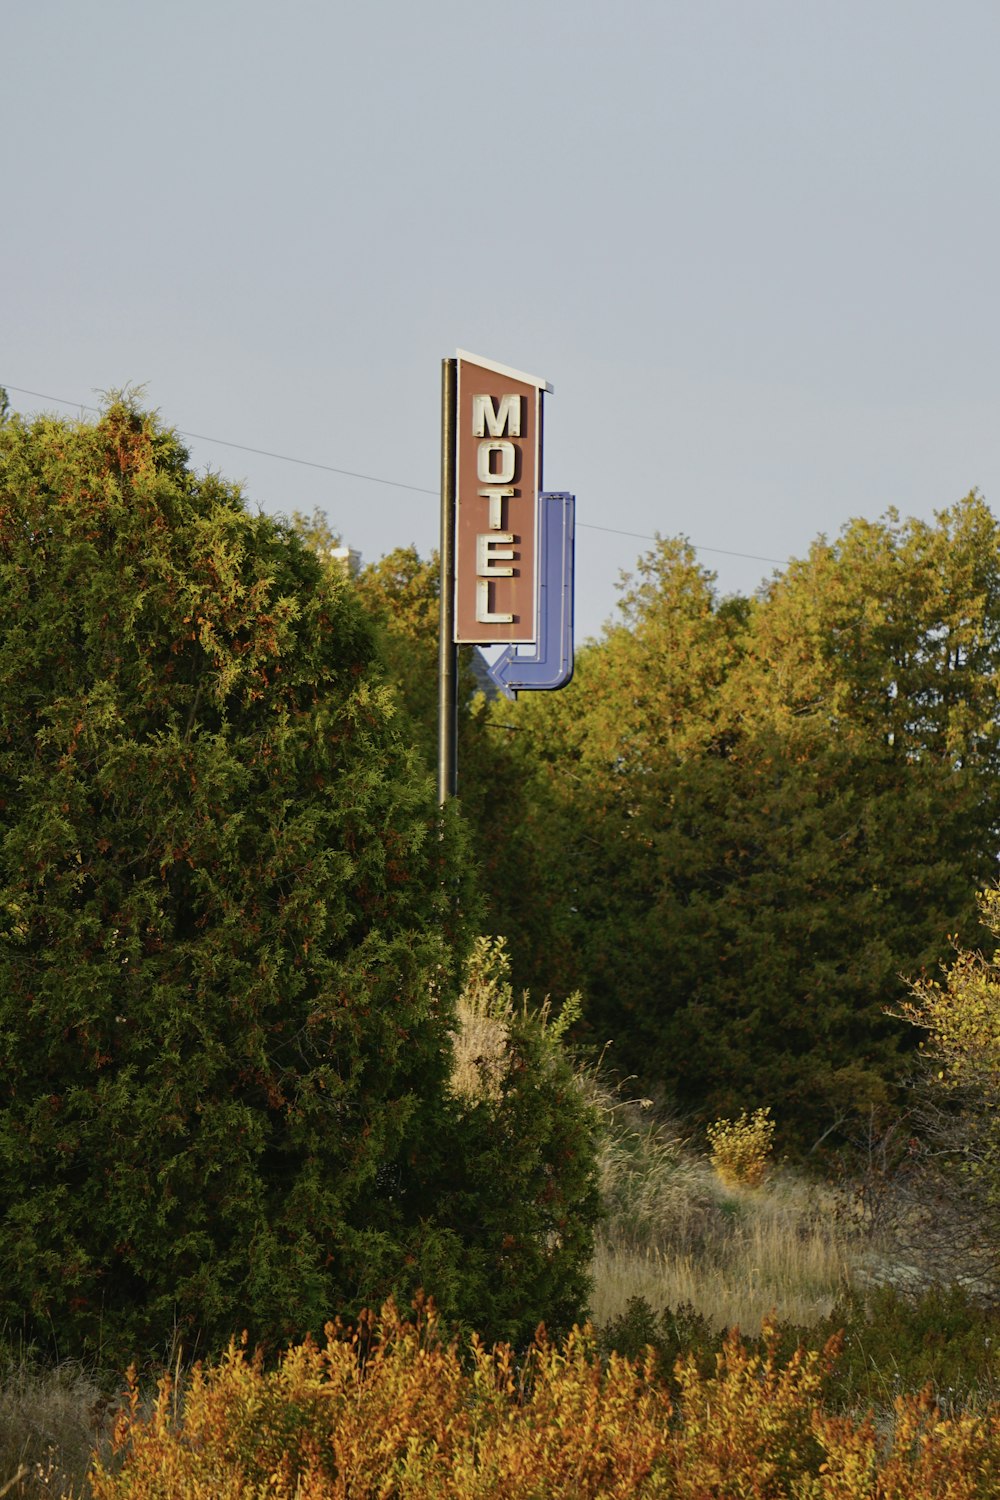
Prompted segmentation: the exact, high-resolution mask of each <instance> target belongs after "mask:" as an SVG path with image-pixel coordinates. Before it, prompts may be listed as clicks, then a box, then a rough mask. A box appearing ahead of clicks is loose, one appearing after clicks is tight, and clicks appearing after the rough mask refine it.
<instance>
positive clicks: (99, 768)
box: [0, 400, 499, 1363]
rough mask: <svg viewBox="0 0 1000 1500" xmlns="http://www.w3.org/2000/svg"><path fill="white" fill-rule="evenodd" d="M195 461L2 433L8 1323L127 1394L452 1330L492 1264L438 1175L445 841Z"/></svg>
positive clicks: (136, 436) (131, 438) (312, 575)
mask: <svg viewBox="0 0 1000 1500" xmlns="http://www.w3.org/2000/svg"><path fill="white" fill-rule="evenodd" d="M186 460H187V455H186V453H185V452H184V450H183V448H182V447H181V446H180V445H179V443H178V442H177V440H176V439H175V438H174V437H173V436H172V435H171V434H169V433H167V432H164V431H162V430H161V429H160V428H159V427H158V425H157V423H156V421H155V419H154V418H152V417H150V416H148V415H144V414H143V413H142V412H141V411H139V410H137V409H136V408H135V407H134V405H132V404H130V403H129V402H127V401H121V400H117V401H114V402H112V404H111V405H110V406H109V407H108V409H107V410H106V412H105V413H104V415H103V416H102V417H101V419H100V421H99V422H97V423H96V424H94V425H87V424H74V423H70V422H63V421H56V420H54V419H49V418H40V419H38V420H37V421H35V422H33V423H32V424H27V423H25V422H23V421H22V420H20V419H18V418H15V419H11V420H8V421H6V422H2V423H0V745H2V751H3V753H2V756H0V814H2V829H0V832H2V837H0V1316H3V1317H4V1318H5V1319H6V1320H8V1322H9V1324H10V1325H11V1326H12V1327H13V1328H23V1329H24V1333H25V1336H26V1337H27V1338H29V1339H34V1340H36V1341H38V1342H39V1343H42V1344H44V1343H45V1342H46V1341H48V1340H50V1338H51V1336H52V1331H53V1330H56V1331H57V1334H58V1340H59V1345H60V1351H61V1352H63V1353H73V1354H86V1353H88V1352H91V1351H100V1353H101V1355H102V1357H103V1359H104V1360H105V1361H106V1362H109V1363H120V1362H124V1360H125V1359H127V1358H129V1357H132V1356H133V1355H139V1354H141V1353H142V1352H143V1351H145V1350H147V1349H149V1348H150V1346H152V1345H155V1346H156V1347H158V1348H161V1349H162V1348H163V1346H165V1345H167V1344H168V1343H169V1342H170V1341H171V1339H172V1338H178V1337H179V1338H180V1339H181V1341H182V1342H184V1343H185V1345H186V1346H187V1347H188V1348H190V1346H191V1344H192V1343H193V1342H196V1341H197V1340H199V1339H201V1340H208V1341H209V1344H212V1343H218V1342H219V1341H221V1340H224V1339H225V1338H227V1337H228V1336H229V1334H230V1333H231V1331H232V1330H233V1329H234V1328H240V1327H243V1326H248V1327H249V1328H250V1329H251V1333H252V1336H253V1337H255V1338H280V1337H284V1336H287V1335H293V1334H301V1333H302V1332H304V1331H305V1330H306V1329H307V1328H310V1327H313V1328H318V1327H320V1326H322V1323H323V1320H324V1319H325V1318H326V1317H327V1316H328V1315H329V1312H330V1310H331V1308H334V1307H338V1306H339V1307H345V1308H350V1307H354V1308H357V1307H359V1306H361V1305H363V1304H365V1303H377V1302H378V1301H380V1300H381V1298H382V1297H384V1296H385V1295H386V1294H387V1293H388V1292H389V1291H391V1290H393V1289H395V1290H396V1291H397V1292H399V1293H400V1294H406V1295H409V1294H410V1292H411V1291H412V1289H413V1288H414V1287H416V1286H417V1285H419V1284H420V1283H422V1282H423V1283H426V1284H427V1285H428V1286H435V1287H438V1286H440V1287H442V1288H450V1291H449V1292H445V1291H442V1297H445V1296H450V1297H451V1300H452V1301H453V1302H455V1303H456V1304H457V1302H458V1300H459V1299H458V1295H457V1283H458V1281H459V1280H460V1276H461V1272H460V1263H461V1260H462V1243H463V1236H465V1237H466V1238H469V1239H475V1236H476V1234H477V1233H478V1229H477V1228H476V1227H475V1213H474V1210H473V1207H472V1205H471V1203H470V1205H469V1210H468V1217H469V1222H468V1224H466V1223H464V1222H456V1221H455V1220H454V1219H448V1218H447V1217H445V1218H442V1215H441V1213H440V1205H439V1202H438V1201H437V1200H436V1199H435V1196H434V1194H435V1191H436V1190H437V1188H439V1186H440V1184H439V1183H437V1184H436V1183H435V1182H434V1181H433V1180H428V1177H427V1175H426V1172H425V1160H426V1158H427V1155H428V1153H427V1151H426V1150H425V1145H426V1141H427V1139H428V1137H429V1136H436V1132H437V1131H438V1129H439V1127H440V1115H441V1109H442V1108H443V1107H444V1085H445V1080H446V1076H447V1070H448V1065H449V1049H448V1040H447V1031H448V1027H449V1025H450V1015H451V997H452V996H453V994H454V984H455V972H454V971H455V969H456V967H457V964H456V961H455V958H454V957H453V946H452V945H453V941H458V942H461V940H462V933H463V930H464V926H463V924H464V920H465V919H464V916H463V915H462V906H463V902H464V901H465V900H466V898H467V895H468V891H467V887H466V885H465V884H464V883H463V880H462V877H461V874H460V872H461V870H462V869H463V868H464V867H465V864H466V861H465V860H464V858H463V857H460V855H461V847H462V846H461V838H460V828H459V825H458V819H457V816H449V817H448V818H447V819H446V820H445V823H444V826H443V828H442V827H441V825H440V820H439V816H438V811H437V808H436V805H435V799H434V795H433V786H432V782H431V780H430V778H429V777H428V776H427V775H426V773H425V770H424V767H423V765H422V764H421V762H420V760H419V758H418V757H417V756H416V755H415V753H414V751H413V749H412V748H411V746H410V744H409V743H408V741H407V739H406V737H405V734H404V732H403V730H402V729H401V727H400V724H401V720H400V716H399V714H398V713H397V710H396V708H395V706H394V700H393V697H392V694H391V692H390V691H389V689H388V688H387V687H386V686H385V685H384V682H383V679H382V676H381V671H380V666H379V661H378V658H377V653H376V650H375V646H374V643H373V637H372V633H371V629H370V627H369V625H368V624H367V622H366V620H365V618H364V616H363V613H362V611H361V608H360V606H359V604H358V603H357V601H356V599H355V598H354V595H353V593H352V591H351V589H350V588H349V587H348V586H347V585H346V584H344V583H342V582H338V580H337V579H336V578H334V577H333V576H332V575H330V574H329V573H324V571H323V570H322V569H321V567H320V565H319V563H318V562H317V560H316V559H315V557H314V556H313V555H312V554H311V553H310V552H309V551H308V550H307V549H306V548H305V547H304V546H303V545H301V543H300V542H298V540H297V539H296V538H295V537H294V536H292V535H291V534H290V533H289V531H288V530H287V529H286V528H283V527H282V526H280V525H278V524H276V523H275V522H273V521H272V520H270V519H268V518H266V517H264V516H260V515H258V516H254V515H251V514H249V513H248V511H247V509H246V507H245V505H244V503H243V501H242V499H241V498H240V495H239V493H238V491H237V490H236V489H234V488H232V487H231V486H229V485H227V484H225V483H224V482H223V481H222V480H221V479H219V478H217V477H214V476H212V475H208V476H206V477H203V478H201V477H197V476H195V475H194V474H193V473H192V472H191V470H190V469H189V468H188V466H187V461H186ZM492 1274H493V1275H494V1276H496V1275H498V1274H499V1267H498V1266H497V1264H496V1263H495V1262H494V1263H493V1266H492Z"/></svg>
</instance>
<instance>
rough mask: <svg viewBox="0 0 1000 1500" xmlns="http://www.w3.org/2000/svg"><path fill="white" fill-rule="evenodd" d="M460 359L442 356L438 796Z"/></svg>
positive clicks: (453, 674) (449, 688)
mask: <svg viewBox="0 0 1000 1500" xmlns="http://www.w3.org/2000/svg"><path fill="white" fill-rule="evenodd" d="M457 409H458V361H457V360H454V359H443V360H442V361H441V614H440V622H441V623H440V635H439V639H438V802H439V803H440V804H441V806H442V807H443V806H444V804H445V803H446V802H447V801H448V799H449V797H454V796H455V794H456V792H457V791H458V647H457V646H456V645H455V488H456V487H455V435H456V432H455V430H456V419H457Z"/></svg>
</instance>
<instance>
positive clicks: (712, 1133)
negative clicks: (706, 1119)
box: [706, 1108, 774, 1187]
mask: <svg viewBox="0 0 1000 1500" xmlns="http://www.w3.org/2000/svg"><path fill="white" fill-rule="evenodd" d="M770 1114H771V1111H770V1109H768V1108H765V1109H757V1110H754V1112H753V1114H752V1115H748V1114H747V1112H746V1110H743V1112H742V1113H741V1114H740V1116H739V1118H738V1119H736V1120H716V1121H715V1123H714V1124H712V1125H709V1127H708V1129H707V1131H706V1134H707V1136H708V1143H709V1145H710V1146H711V1148H712V1165H713V1166H714V1167H715V1170H716V1171H717V1172H718V1174H719V1176H720V1177H721V1178H722V1180H723V1182H729V1183H741V1184H743V1185H744V1186H746V1187H759V1186H760V1184H761V1183H762V1182H763V1180H764V1177H765V1174H766V1172H767V1168H768V1163H769V1160H770V1156H771V1149H772V1147H773V1144H774V1121H773V1120H772V1119H771V1118H770Z"/></svg>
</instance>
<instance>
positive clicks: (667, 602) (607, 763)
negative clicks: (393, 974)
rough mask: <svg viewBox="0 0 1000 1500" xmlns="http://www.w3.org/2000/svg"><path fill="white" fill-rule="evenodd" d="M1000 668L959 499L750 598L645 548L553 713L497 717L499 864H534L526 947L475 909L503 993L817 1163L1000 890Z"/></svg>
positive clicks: (508, 918) (998, 579) (864, 538)
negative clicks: (576, 1013) (956, 938)
mask: <svg viewBox="0 0 1000 1500" xmlns="http://www.w3.org/2000/svg"><path fill="white" fill-rule="evenodd" d="M998 669H1000V533H998V528H997V524H996V522H995V520H994V518H993V516H992V515H991V513H990V512H989V510H988V508H987V507H986V505H985V504H984V502H983V501H982V500H981V499H980V498H979V497H978V496H975V495H971V496H969V497H968V498H967V499H965V500H964V501H962V502H960V503H959V504H957V505H955V506H953V507H952V508H951V509H949V510H947V511H944V512H942V513H941V514H940V515H939V516H938V518H937V519H936V521H935V522H934V523H933V524H930V523H925V522H918V521H905V522H903V521H900V520H899V518H898V517H897V516H896V515H895V513H893V512H890V513H888V514H887V516H886V517H884V518H883V519H882V520H881V521H879V522H877V523H868V522H854V523H851V525H849V526H848V527H846V528H845V530H844V532H843V533H842V535H841V536H840V537H839V538H838V539H837V540H836V541H835V542H832V543H831V542H828V541H826V540H825V539H822V538H821V539H820V540H819V541H818V542H817V543H816V544H815V546H814V547H813V548H812V549H811V551H810V553H809V555H808V557H806V558H805V559H803V560H802V561H801V562H797V563H793V564H791V565H790V566H789V568H788V569H787V571H786V572H785V573H783V574H782V575H780V576H777V577H775V579H774V580H773V581H772V582H771V583H770V585H768V586H767V587H766V588H764V589H763V590H762V592H761V594H760V595H759V596H758V597H756V598H754V599H744V598H721V597H720V596H719V595H718V593H717V590H716V587H715V580H714V578H713V576H712V575H711V573H709V572H708V571H707V570H705V569H703V568H701V567H700V566H699V565H698V564H697V562H696V560H695V557H694V554H693V552H692V550H691V549H690V548H689V547H688V546H687V545H686V544H684V543H681V542H670V541H663V542H660V543H658V545H657V547H656V548H655V549H654V550H653V551H652V552H650V553H649V554H647V556H646V557H645V558H644V559H642V561H641V563H640V565H639V569H638V571H637V574H636V576H635V577H634V578H632V579H630V580H627V581H626V583H625V585H624V588H623V596H622V609H621V618H620V620H619V622H618V623H616V624H615V625H614V626H612V627H611V628H610V629H609V630H608V631H607V632H606V634H605V636H604V638H603V639H602V640H601V641H599V642H598V643H596V644H593V645H591V646H589V647H588V648H586V649H585V650H583V651H582V652H581V653H580V656H579V660H578V667H577V675H576V677H575V678H574V681H573V683H572V684H571V685H570V687H568V688H567V689H565V690H564V691H563V692H561V693H558V694H532V695H528V694H526V695H524V697H523V699H522V700H521V701H519V702H518V704H517V705H516V707H514V708H512V707H511V706H510V705H507V704H504V705H501V706H500V707H499V708H498V709H496V710H495V711H494V713H495V717H496V720H497V722H499V721H500V720H501V719H502V721H503V722H504V723H507V724H510V725H512V726H513V729H512V730H511V731H510V732H509V733H508V736H507V744H506V747H505V749H506V754H507V755H508V756H512V757H514V758H515V759H516V761H517V765H518V768H519V775H520V779H521V782H522V785H523V786H525V787H529V788H530V791H529V792H528V793H527V794H526V797H525V800H526V803H527V811H526V815H525V817H524V818H523V819H522V820H521V821H520V822H518V821H516V820H515V821H514V823H513V825H511V824H510V822H509V820H508V829H507V842H508V845H509V846H510V847H511V848H512V850H514V851H515V852H514V853H513V854H512V859H513V860H514V861H516V860H518V859H519V858H520V857H521V856H520V855H519V854H518V853H517V852H516V851H517V849H518V846H519V844H520V843H521V842H522V841H523V840H524V839H525V838H528V839H530V840H531V841H532V843H533V845H534V847H535V848H536V849H540V850H543V851H547V854H546V858H547V866H546V868H545V870H544V871H543V872H542V874H541V879H540V881H539V887H540V891H539V888H536V891H535V892H534V893H533V897H534V901H535V907H534V910H533V911H532V912H530V913H529V914H528V920H527V921H526V922H524V923H522V922H521V921H520V920H519V898H518V896H517V894H516V888H517V881H516V880H514V881H512V882H509V883H507V884H504V883H503V881H502V880H501V882H499V883H498V884H497V885H496V886H495V887H494V892H495V899H496V898H499V899H498V908H499V910H500V916H499V923H500V925H501V927H502V928H503V930H506V931H507V932H508V934H509V936H510V939H511V944H512V949H513V953H514V958H515V972H516V974H517V976H518V977H519V978H520V979H521V980H523V981H524V982H531V983H532V984H534V985H536V986H538V987H540V988H544V989H552V990H553V991H554V992H557V993H558V992H561V991H562V990H563V989H564V988H573V987H577V986H579V987H581V988H582V989H583V991H584V993H585V996H586V998H587V1013H588V1015H589V1017H590V1022H591V1027H592V1035H593V1037H594V1040H595V1041H596V1042H598V1043H603V1042H604V1041H605V1040H609V1039H610V1040H612V1041H613V1051H612V1056H617V1057H618V1058H619V1059H620V1061H621V1064H622V1066H623V1067H625V1068H627V1069H629V1070H634V1071H636V1072H638V1073H639V1074H640V1075H641V1076H642V1077H643V1078H644V1079H645V1080H646V1081H647V1082H648V1083H650V1084H655V1083H657V1082H658V1083H660V1084H661V1085H663V1086H665V1087H666V1089H667V1090H668V1092H669V1093H670V1094H671V1095H672V1096H673V1097H674V1098H676V1099H678V1100H679V1101H680V1102H682V1103H683V1104H684V1105H686V1106H688V1107H692V1108H696V1109H698V1110H699V1111H701V1112H704V1113H707V1114H709V1115H712V1114H721V1113H729V1112H731V1111H732V1110H733V1109H734V1108H740V1107H754V1106H757V1105H761V1104H769V1105H771V1106H772V1107H773V1109H774V1112H775V1115H776V1117H777V1118H778V1120H779V1122H784V1123H785V1125H786V1127H787V1126H788V1125H789V1124H792V1125H793V1127H794V1129H795V1130H796V1132H797V1133H798V1134H799V1136H800V1139H802V1140H804V1141H809V1140H816V1139H818V1138H819V1136H821V1135H822V1134H823V1133H824V1132H825V1131H826V1130H827V1129H828V1128H829V1127H830V1126H831V1125H832V1124H835V1122H837V1121H838V1120H841V1121H842V1120H844V1119H845V1118H846V1117H848V1116H849V1115H850V1114H851V1113H852V1112H853V1111H857V1110H865V1109H867V1108H868V1107H870V1106H872V1105H873V1104H878V1103H879V1102H885V1101H886V1099H887V1098H889V1097H890V1094H891V1090H892V1087H893V1085H894V1083H895V1081H896V1080H898V1079H899V1077H900V1076H901V1073H902V1071H903V1070H904V1069H905V1066H906V1062H905V1054H906V1052H907V1050H908V1048H909V1046H910V1043H909V1038H908V1036H907V1033H906V1028H904V1027H901V1026H900V1025H899V1024H898V1022H896V1021H894V1020H892V1019H891V1018H889V1017H887V1016H886V1015H885V1007H886V1006H887V1005H890V1004H891V1003H893V1002H894V1001H897V1000H898V998H899V997H900V996H901V995H902V994H903V993H904V984H903V980H902V979H901V977H900V976H901V975H903V974H907V975H913V974H915V973H918V972H919V971H920V970H921V969H922V968H923V967H924V966H927V965H930V964H932V963H934V962H936V961H937V960H938V958H939V957H940V956H941V955H942V954H943V953H944V952H945V951H946V949H947V945H948V937H949V934H950V933H953V932H954V931H956V930H959V929H962V930H965V931H968V930H969V929H970V927H972V928H974V927H975V923H976V916H975V891H976V889H977V886H980V885H982V884H984V883H986V882H988V881H989V880H990V879H991V878H992V877H993V875H994V874H995V871H996V850H997V829H998V823H1000V800H998V787H1000V780H998V777H997V770H998V760H997V757H998V751H1000V716H998V712H997V707H998V704H997V695H998V682H1000V677H998ZM514 730H516V733H515V732H514ZM501 874H502V872H501ZM539 908H542V909H543V912H544V930H542V931H540V930H539V925H540V912H539Z"/></svg>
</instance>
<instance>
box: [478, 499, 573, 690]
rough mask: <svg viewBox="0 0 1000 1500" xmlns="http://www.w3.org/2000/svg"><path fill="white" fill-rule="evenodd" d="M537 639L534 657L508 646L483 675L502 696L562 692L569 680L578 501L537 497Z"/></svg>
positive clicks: (571, 670) (571, 662) (571, 664)
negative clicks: (542, 689)
mask: <svg viewBox="0 0 1000 1500" xmlns="http://www.w3.org/2000/svg"><path fill="white" fill-rule="evenodd" d="M538 503H539V505H540V506H541V526H540V527H539V534H538V541H539V553H540V555H539V559H538V577H539V584H538V640H537V641H536V642H535V651H534V655H532V656H518V654H517V647H516V646H508V647H507V649H506V651H504V652H503V654H502V655H501V656H498V657H497V659H496V661H495V662H493V664H492V666H488V667H487V669H486V670H487V671H488V672H489V674H490V676H491V677H492V679H493V681H494V682H495V683H496V685H497V687H498V688H499V689H500V691H501V692H502V693H505V694H506V696H507V697H508V698H516V697H517V695H518V693H521V692H524V691H526V690H530V689H539V688H548V689H552V688H561V687H565V686H566V684H567V682H569V680H570V678H571V677H572V676H573V541H574V518H575V511H576V497H575V496H574V495H568V494H565V493H564V492H562V491H550V492H548V493H547V494H542V495H539V497H538Z"/></svg>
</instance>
